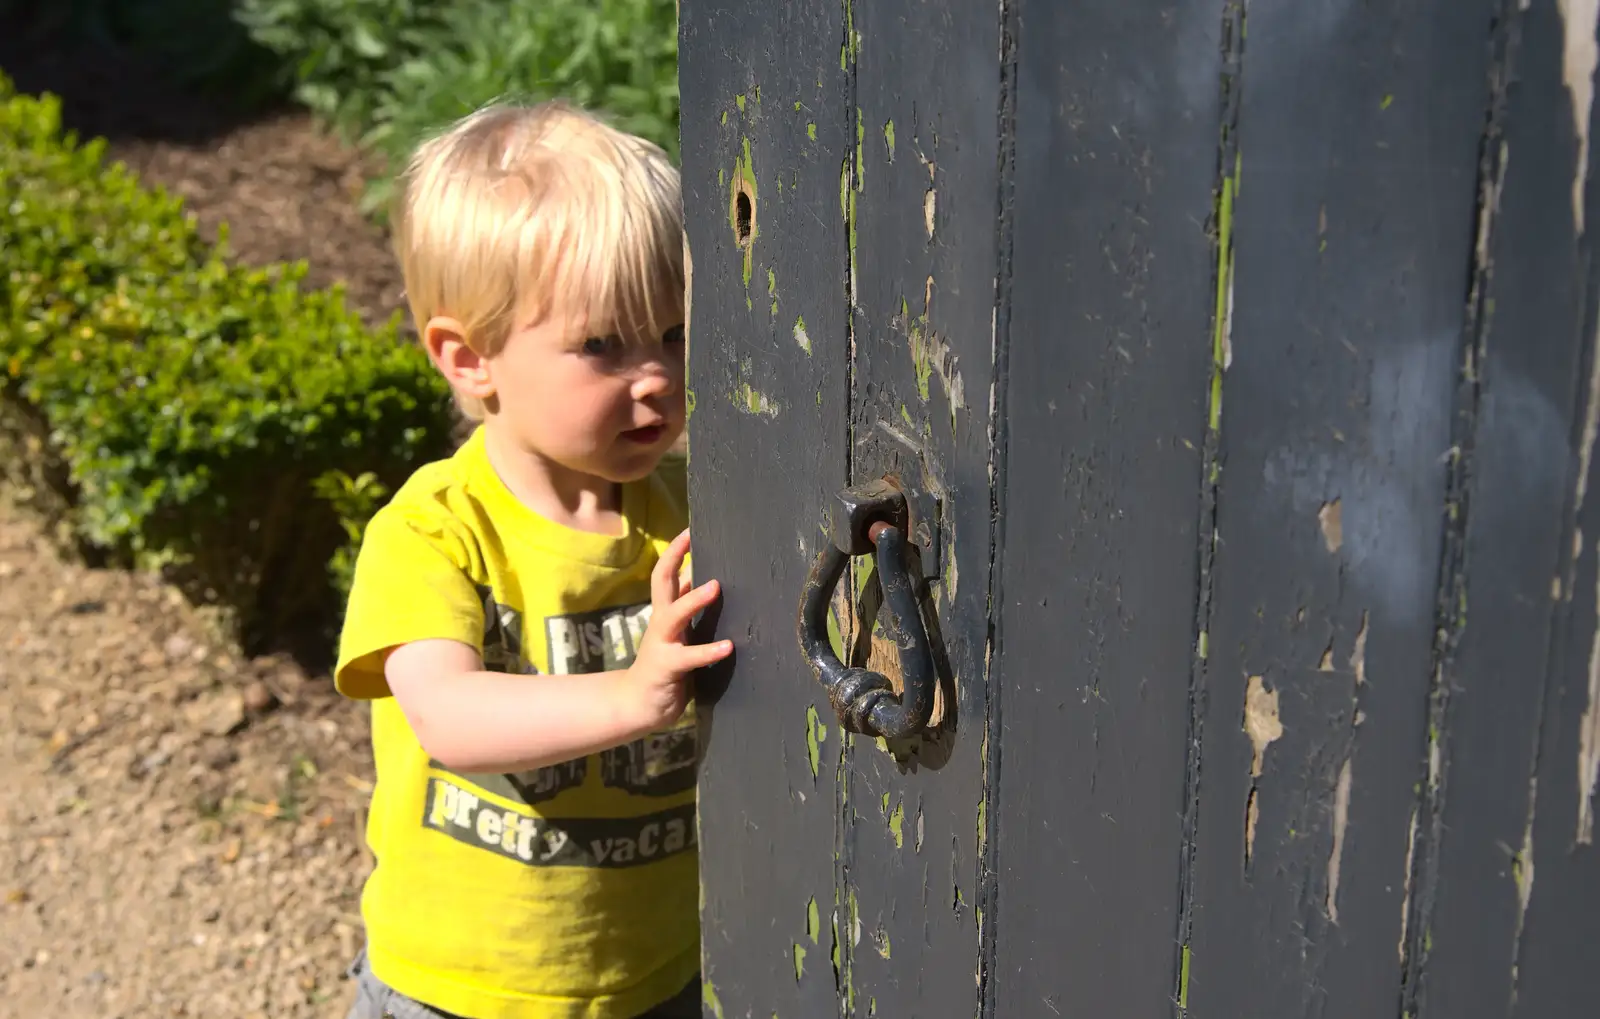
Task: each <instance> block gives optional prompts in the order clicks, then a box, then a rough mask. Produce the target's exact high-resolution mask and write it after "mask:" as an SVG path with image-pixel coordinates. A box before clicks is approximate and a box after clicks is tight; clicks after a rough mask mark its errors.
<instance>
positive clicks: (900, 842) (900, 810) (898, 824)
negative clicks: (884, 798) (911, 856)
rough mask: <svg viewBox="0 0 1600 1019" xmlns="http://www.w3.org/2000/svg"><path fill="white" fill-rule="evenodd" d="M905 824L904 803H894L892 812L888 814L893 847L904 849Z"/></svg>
mask: <svg viewBox="0 0 1600 1019" xmlns="http://www.w3.org/2000/svg"><path fill="white" fill-rule="evenodd" d="M905 825H906V805H905V804H904V803H896V804H895V805H894V813H892V814H890V815H889V834H891V835H893V836H894V847H895V848H896V849H904V848H905V847H906V833H905Z"/></svg>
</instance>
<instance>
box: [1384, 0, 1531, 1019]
mask: <svg viewBox="0 0 1600 1019" xmlns="http://www.w3.org/2000/svg"><path fill="white" fill-rule="evenodd" d="M1520 7H1521V2H1520V0H1506V2H1505V3H1504V4H1503V5H1502V9H1501V12H1500V14H1499V16H1498V17H1497V18H1496V19H1495V20H1494V21H1493V22H1492V23H1491V25H1490V33H1489V39H1488V43H1489V45H1490V46H1491V47H1492V48H1493V51H1494V56H1493V58H1492V60H1491V62H1490V71H1489V74H1490V89H1489V105H1488V109H1487V110H1486V111H1485V114H1484V128H1483V134H1482V138H1481V142H1480V146H1479V160H1478V203H1477V209H1476V214H1477V220H1478V227H1477V232H1476V237H1475V239H1474V245H1473V255H1472V261H1471V264H1470V265H1469V266H1467V267H1466V268H1467V280H1466V284H1467V285H1466V305H1467V309H1466V327H1465V329H1464V330H1463V336H1462V344H1461V360H1460V364H1461V369H1460V370H1461V377H1460V382H1459V384H1458V387H1457V395H1456V412H1455V417H1456V423H1455V428H1454V435H1455V437H1454V441H1453V443H1452V445H1451V449H1450V453H1449V463H1448V465H1447V468H1446V474H1447V477H1446V482H1445V505H1444V507H1443V509H1444V512H1445V518H1446V523H1445V527H1444V533H1443V546H1444V547H1443V550H1442V553H1441V555H1440V565H1439V579H1438V585H1437V597H1436V599H1435V607H1434V634H1435V638H1434V647H1433V654H1432V661H1431V662H1430V666H1431V669H1430V671H1431V680H1430V686H1429V691H1428V700H1429V705H1428V726H1427V731H1426V733H1424V734H1422V735H1423V746H1422V752H1423V753H1424V754H1425V755H1426V760H1427V778H1426V779H1425V780H1424V782H1423V783H1422V785H1421V788H1420V789H1419V790H1418V792H1417V796H1416V802H1415V804H1414V806H1413V808H1412V823H1411V838H1410V848H1409V850H1408V855H1409V857H1410V859H1409V860H1408V866H1407V873H1406V883H1407V888H1406V893H1405V896H1404V898H1403V899H1402V904H1401V921H1400V943H1399V951H1400V956H1401V965H1400V1001H1399V1002H1398V1003H1397V1004H1398V1008H1397V1014H1398V1015H1399V1016H1400V1017H1402V1019H1410V1017H1412V1016H1416V1015H1419V1014H1420V1013H1421V1008H1422V1007H1423V1004H1424V998H1425V990H1426V988H1425V977H1426V974H1427V963H1428V953H1429V949H1430V948H1431V941H1432V939H1431V937H1430V934H1429V932H1430V929H1431V926H1432V918H1433V909H1434V904H1435V902H1436V900H1437V896H1438V878H1439V845H1440V839H1441V837H1442V835H1443V815H1444V801H1445V797H1446V795H1447V793H1448V773H1449V767H1448V765H1449V760H1448V754H1447V753H1446V745H1447V739H1448V731H1449V730H1448V726H1449V718H1450V715H1449V707H1450V699H1451V696H1450V695H1451V692H1452V691H1451V689H1450V683H1449V681H1448V679H1447V676H1448V675H1449V674H1450V673H1451V671H1452V669H1453V667H1454V661H1455V655H1456V652H1457V649H1458V647H1459V645H1460V641H1461V636H1462V633H1463V631H1464V629H1465V626H1466V613H1465V606H1466V590H1467V589H1466V581H1467V569H1468V563H1467V530H1468V521H1469V519H1470V516H1471V506H1470V501H1471V481H1472V474H1473V470H1472V468H1473V459H1474V457H1473V454H1474V451H1475V448H1476V443H1477V437H1478V426H1479V421H1480V416H1481V411H1482V406H1483V385H1482V374H1481V371H1480V367H1481V365H1482V364H1483V359H1484V355H1485V353H1486V350H1487V344H1488V333H1489V321H1488V320H1489V290H1490V285H1491V283H1492V281H1493V276H1494V264H1493V258H1492V255H1491V251H1492V239H1493V235H1494V228H1495V225H1496V223H1497V220H1498V216H1499V194H1500V190H1501V187H1502V186H1503V184H1504V181H1505V170H1506V152H1505V145H1504V129H1505V116H1506V100H1507V90H1508V88H1509V86H1510V84H1511V82H1512V80H1513V76H1514V69H1515V58H1516V55H1517V51H1518V41H1519V34H1518V32H1517V31H1516V26H1517V23H1518V17H1519V10H1520Z"/></svg>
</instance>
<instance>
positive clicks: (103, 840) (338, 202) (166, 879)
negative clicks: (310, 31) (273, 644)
mask: <svg viewBox="0 0 1600 1019" xmlns="http://www.w3.org/2000/svg"><path fill="white" fill-rule="evenodd" d="M21 39H23V36H22V35H21V34H19V33H15V32H8V31H6V26H5V25H0V70H3V71H5V72H6V73H7V74H8V75H10V76H11V77H12V78H13V79H14V80H15V81H16V82H17V85H18V88H19V90H21V91H25V92H39V91H47V90H48V91H52V92H55V93H57V94H58V95H61V96H63V99H64V104H65V115H66V118H67V120H68V122H69V125H70V126H71V127H73V128H75V129H77V130H78V131H80V132H81V133H82V134H84V135H86V136H92V135H101V136H106V137H108V138H109V139H110V140H111V152H112V154H113V156H114V157H115V158H117V159H121V160H123V161H125V162H126V163H127V164H128V165H129V166H130V167H132V168H133V169H134V170H136V171H137V172H138V173H139V174H140V175H141V177H142V178H143V179H144V180H146V181H147V182H149V183H151V184H156V185H160V186H162V187H164V188H167V189H168V190H169V191H171V192H174V193H176V194H179V195H181V196H183V197H184V199H185V200H186V201H187V203H188V206H189V208H190V209H191V210H192V211H193V212H194V213H195V214H196V215H197V217H198V219H199V220H200V222H201V223H202V225H203V226H204V227H205V228H206V229H208V230H213V231H214V230H215V229H216V226H217V224H218V223H220V222H223V221H226V222H227V223H228V224H229V226H230V243H229V247H230V249H231V251H232V252H233V253H234V256H235V257H236V258H237V260H239V261H241V262H246V263H252V264H262V263H268V262H276V261H284V260H299V259H305V260H307V261H308V262H309V263H310V279H309V281H308V282H309V284H310V285H313V286H326V285H329V284H332V283H335V282H339V283H342V284H344V285H345V286H346V288H347V292H348V297H349V300H350V303H351V304H352V306H353V307H355V308H357V309H359V310H360V311H361V312H362V313H363V314H364V315H365V316H366V317H367V318H368V319H369V320H371V321H374V322H377V321H381V320H385V319H387V318H388V317H389V316H390V315H391V314H392V313H393V312H394V311H395V310H397V309H398V307H399V305H400V282H399V277H398V274H397V272H396V271H395V268H394V265H393V259H392V256H391V255H390V253H389V250H388V247H387V240H386V238H385V236H384V233H383V231H382V230H381V229H379V228H378V227H376V226H374V225H373V224H372V223H371V222H370V221H368V220H367V219H365V218H364V217H363V216H362V214H361V213H360V212H359V211H358V209H357V199H358V195H359V189H360V186H361V182H362V180H363V174H364V169H365V168H364V167H363V166H362V164H361V160H360V158H359V157H358V156H356V155H355V154H354V153H352V152H351V151H350V150H349V149H348V148H346V147H345V146H343V145H341V144H340V143H339V142H338V141H337V140H335V139H333V138H330V137H329V136H328V135H326V134H325V133H323V132H322V131H320V130H319V129H318V128H317V127H316V126H315V125H314V124H313V123H312V122H311V121H310V120H309V118H307V117H306V116H304V115H303V114H300V113H297V112H294V111H292V110H288V109H281V108H280V109H274V110H271V111H268V112H267V113H265V114H257V115H255V116H253V117H249V118H241V117H240V116H239V115H238V114H237V113H234V112H230V111H228V110H226V109H224V108H223V107H221V106H219V105H217V104H216V103H213V102H210V101H208V100H207V99H206V98H204V97H199V96H196V95H192V94H186V93H184V92H183V91H181V90H178V89H175V88H173V87H170V86H168V85H164V84H163V83H162V79H161V76H160V74H159V73H157V72H158V69H153V68H151V67H149V66H143V65H141V64H140V62H139V61H138V60H137V59H136V58H133V57H130V56H129V55H127V54H125V53H117V52H108V51H105V50H103V49H97V48H95V47H93V46H88V45H81V46H64V45H40V44H39V43H38V41H37V40H32V39H29V40H27V42H26V44H24V43H23V42H20V41H19V40H21ZM367 741H368V729H367V716H366V712H365V710H364V708H363V707H361V706H360V705H356V704H353V703H350V702H348V701H344V700H342V699H341V698H339V697H338V695H337V694H336V693H334V691H333V690H332V688H331V684H330V683H329V681H328V679H327V677H326V676H323V675H307V674H306V673H305V672H303V671H302V670H301V669H300V667H298V666H297V665H295V664H294V663H292V662H291V661H288V660H286V659H277V658H267V659H257V660H246V659H245V658H243V657H242V656H241V655H240V654H239V653H238V652H237V650H236V649H234V648H231V647H229V646H227V645H226V644H225V643H222V642H220V641H219V640H217V639H216V638H215V637H214V636H213V635H212V634H211V632H210V631H209V630H208V628H207V626H206V625H205V622H204V619H203V618H202V617H201V615H200V614H198V613H196V612H194V611H193V610H192V609H191V608H190V607H189V606H188V605H186V604H185V603H184V601H183V599H182V598H181V597H180V596H179V595H178V594H177V592H176V591H174V590H172V589H170V588H168V587H165V586H163V585H162V584H161V583H160V582H159V581H158V580H157V579H156V578H153V577H149V576H143V575H134V574H127V573H120V572H115V571H107V570H98V569H92V568H89V567H87V566H85V565H82V564H79V563H75V562H71V561H67V560H64V559H62V558H60V557H59V556H58V555H57V553H56V551H55V550H54V549H53V548H52V547H51V545H50V544H49V543H48V542H47V541H46V540H45V539H44V538H43V537H42V536H41V534H40V533H39V532H38V531H37V530H36V529H35V528H34V527H33V526H32V525H31V524H30V523H29V522H28V521H26V520H24V519H22V518H21V517H20V516H18V515H16V514H15V513H11V512H8V511H7V510H6V509H5V508H4V504H3V500H0V774H4V775H5V776H6V785H7V789H6V793H5V795H4V796H3V797H0V1016H4V1017H17V1019H21V1017H29V1019H32V1017H36V1016H44V1015H48V1016H53V1017H58V1019H80V1017H81V1019H90V1017H93V1019H108V1017H120V1019H135V1017H156V1016H161V1017H171V1016H206V1017H213V1019H232V1017H241V1019H242V1017H258V1016H259V1017H266V1016H271V1017H274V1019H288V1017H318V1019H325V1017H336V1016H342V1015H343V1014H344V1011H345V1009H346V1007H347V1006H348V1001H349V998H350V994H351V988H350V987H349V985H348V982H347V981H345V980H344V978H343V971H344V967H345V965H346V963H347V962H348V960H349V959H350V958H351V956H352V954H353V953H354V952H355V951H356V949H357V948H358V947H359V945H360V936H361V935H360V918H359V891H360V884H361V881H362V879H363V877H364V876H365V874H366V872H367V868H368V866H369V865H370V860H369V859H368V858H367V855H366V850H365V848H364V845H363V842H362V838H361V828H362V825H363V824H364V816H365V815H364V807H365V802H366V794H367V793H368V792H369V790H370V781H371V763H370V757H369V746H368V742H367Z"/></svg>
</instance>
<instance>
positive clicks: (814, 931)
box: [806, 895, 822, 945]
mask: <svg viewBox="0 0 1600 1019" xmlns="http://www.w3.org/2000/svg"><path fill="white" fill-rule="evenodd" d="M821 933H822V917H821V914H819V913H818V912H817V897H816V896H815V895H813V896H812V897H811V902H810V903H809V904H807V906H806V936H807V937H809V938H810V939H811V943H812V944H813V945H815V944H816V943H817V938H818V936H819V935H821Z"/></svg>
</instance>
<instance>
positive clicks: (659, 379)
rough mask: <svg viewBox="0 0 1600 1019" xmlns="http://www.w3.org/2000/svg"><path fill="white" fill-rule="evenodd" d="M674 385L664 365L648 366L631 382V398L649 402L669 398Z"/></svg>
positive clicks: (670, 374)
mask: <svg viewBox="0 0 1600 1019" xmlns="http://www.w3.org/2000/svg"><path fill="white" fill-rule="evenodd" d="M676 385H677V384H676V383H675V382H674V381H673V377H672V372H670V371H668V370H667V368H666V366H665V365H660V364H655V365H649V366H647V367H645V368H644V369H643V370H642V371H640V372H639V375H638V377H637V378H635V379H634V381H633V398H634V399H635V400H649V399H660V398H661V397H663V396H671V395H672V392H673V390H674V389H675V388H676Z"/></svg>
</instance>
